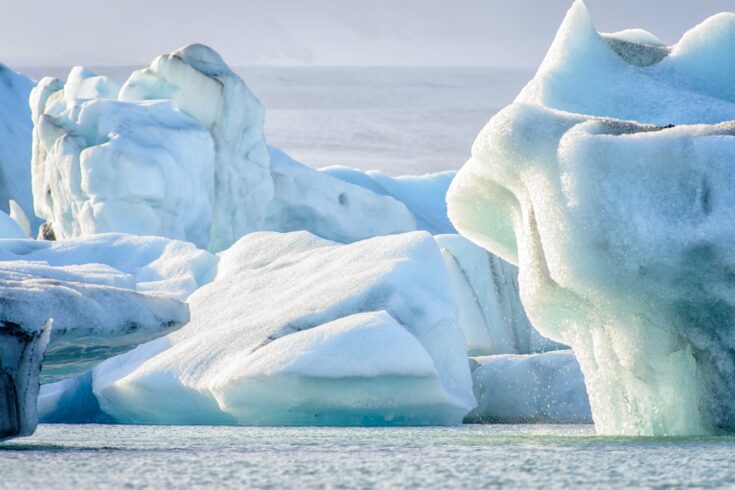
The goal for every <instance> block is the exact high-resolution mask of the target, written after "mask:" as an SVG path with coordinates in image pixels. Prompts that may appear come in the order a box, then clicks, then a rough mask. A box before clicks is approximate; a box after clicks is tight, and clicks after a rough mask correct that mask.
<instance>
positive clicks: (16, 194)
mask: <svg viewBox="0 0 735 490" xmlns="http://www.w3.org/2000/svg"><path fill="white" fill-rule="evenodd" d="M32 88H33V81H32V80H30V79H29V78H28V77H26V76H24V75H21V74H20V73H16V72H14V71H12V70H10V69H9V68H8V67H7V66H5V65H3V64H0V121H2V137H0V212H5V213H6V214H10V212H11V209H10V207H9V206H10V205H9V201H10V200H11V199H12V200H13V201H15V202H16V203H17V204H18V206H19V207H20V208H22V209H23V212H24V214H25V215H26V216H28V217H29V219H30V226H31V232H32V233H33V234H35V233H36V232H37V231H38V226H39V225H40V221H39V220H38V219H37V218H36V217H35V215H34V214H33V196H32V194H31V168H30V165H29V162H30V161H31V145H30V141H31V131H32V129H33V123H32V121H31V111H30V109H29V107H28V96H29V94H30V92H31V89H32Z"/></svg>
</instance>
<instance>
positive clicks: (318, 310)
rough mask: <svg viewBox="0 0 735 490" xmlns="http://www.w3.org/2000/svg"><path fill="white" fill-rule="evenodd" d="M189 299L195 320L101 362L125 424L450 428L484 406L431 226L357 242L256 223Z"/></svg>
mask: <svg viewBox="0 0 735 490" xmlns="http://www.w3.org/2000/svg"><path fill="white" fill-rule="evenodd" d="M188 302H189V306H190V310H191V315H192V317H191V322H190V323H189V324H188V325H187V326H186V327H184V328H183V329H182V330H180V331H178V332H177V333H174V334H172V335H169V336H168V337H166V338H163V339H159V340H156V341H154V342H151V343H148V344H146V345H143V346H141V347H139V348H138V349H135V350H133V351H131V352H129V353H128V354H125V355H123V356H118V357H116V358H114V359H110V360H108V361H105V362H104V363H102V364H101V365H99V366H98V367H97V368H95V370H94V374H93V380H92V388H93V392H94V395H95V396H96V398H97V400H98V402H99V405H100V407H101V409H102V411H103V412H104V413H106V414H108V415H109V416H111V417H112V418H113V419H114V420H115V421H117V422H121V423H146V424H242V425H304V424H309V425H406V424H411V425H429V424H442V425H446V424H458V423H460V422H461V421H462V418H463V417H464V416H465V415H466V414H467V413H468V412H469V411H470V410H471V409H472V408H473V407H474V406H475V404H476V402H475V399H474V396H473V394H472V382H471V377H470V372H469V367H468V363H467V356H466V350H465V345H464V338H463V335H462V331H461V330H460V328H459V326H458V324H457V318H456V310H455V299H454V293H453V290H452V288H451V285H450V282H449V277H448V274H447V271H446V269H445V267H444V264H443V259H442V256H441V254H440V252H439V249H438V247H437V245H436V243H435V242H434V240H433V238H432V237H431V236H430V235H428V234H426V233H424V232H413V233H407V234H401V235H393V236H386V237H376V238H371V239H368V240H363V241H360V242H356V243H352V244H349V245H342V244H338V243H335V242H331V241H327V240H324V239H321V238H318V237H316V236H314V235H312V234H309V233H307V232H293V233H287V234H279V233H272V232H258V233H252V234H249V235H246V236H245V237H244V238H242V239H240V240H239V241H238V242H237V243H236V244H235V245H233V247H231V248H230V249H228V250H227V251H225V252H222V253H221V254H220V256H219V264H218V266H217V273H216V276H215V277H214V279H213V281H212V282H210V283H209V284H207V285H205V286H203V287H201V288H200V289H198V290H197V291H196V292H195V293H194V294H192V295H191V296H190V298H189V300H188ZM153 394H155V395H153Z"/></svg>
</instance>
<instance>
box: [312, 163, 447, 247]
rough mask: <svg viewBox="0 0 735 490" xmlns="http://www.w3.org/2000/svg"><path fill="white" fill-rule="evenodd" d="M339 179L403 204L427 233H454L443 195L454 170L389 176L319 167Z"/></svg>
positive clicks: (420, 227) (337, 167) (338, 167)
mask: <svg viewBox="0 0 735 490" xmlns="http://www.w3.org/2000/svg"><path fill="white" fill-rule="evenodd" d="M319 171H320V172H324V173H326V174H329V175H331V176H334V177H337V178H338V179H340V180H343V181H345V182H349V183H350V184H354V185H358V186H360V187H364V188H366V189H369V190H371V191H373V192H374V193H376V194H379V195H385V196H391V197H393V198H394V199H396V200H398V201H400V202H401V203H403V204H404V205H405V206H406V207H407V208H408V210H409V211H411V213H412V214H413V215H414V216H415V217H416V222H417V225H418V229H420V230H426V231H428V232H429V233H433V234H440V233H456V230H455V229H454V226H452V223H451V222H450V221H449V218H448V217H447V204H446V199H445V196H446V194H447V189H449V184H450V183H451V182H452V179H453V178H454V175H455V173H456V172H454V171H446V172H438V173H434V174H426V175H405V176H401V177H391V176H390V175H386V174H384V173H383V172H380V171H377V170H370V171H367V172H362V171H360V170H356V169H352V168H349V167H341V166H333V167H324V168H321V169H319Z"/></svg>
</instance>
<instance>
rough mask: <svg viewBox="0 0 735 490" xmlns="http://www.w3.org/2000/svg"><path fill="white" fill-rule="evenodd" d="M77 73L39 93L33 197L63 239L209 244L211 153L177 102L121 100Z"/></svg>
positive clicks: (102, 83)
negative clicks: (117, 235) (107, 235)
mask: <svg viewBox="0 0 735 490" xmlns="http://www.w3.org/2000/svg"><path fill="white" fill-rule="evenodd" d="M117 89H118V87H117V85H116V84H115V82H112V81H111V80H109V79H107V78H106V77H100V76H95V75H94V74H93V73H91V72H89V71H86V70H83V69H81V68H79V67H78V68H75V69H73V70H72V71H71V72H70V74H69V77H68V79H67V80H66V83H62V82H60V81H59V80H56V79H51V78H44V79H43V80H41V82H40V83H39V84H38V86H37V87H36V88H35V89H33V92H32V94H31V105H32V108H33V120H34V123H35V128H34V138H33V163H32V168H33V195H34V203H35V209H36V213H37V214H38V215H39V216H41V217H43V218H44V219H46V220H47V221H48V222H49V223H51V224H52V227H53V233H54V235H55V237H56V238H57V239H63V238H69V237H76V236H83V235H90V234H94V233H104V232H123V233H134V234H138V235H161V236H167V237H170V238H176V239H184V240H187V241H191V242H194V243H196V244H198V245H199V246H206V245H207V244H208V243H209V234H210V226H209V224H210V217H211V215H212V206H213V199H214V196H213V191H214V171H213V164H214V146H213V144H212V139H211V137H210V135H209V133H208V132H207V131H206V130H205V129H204V128H202V127H200V126H199V125H198V124H196V123H195V122H194V120H192V119H191V118H190V117H188V116H186V115H185V114H182V113H181V112H180V111H178V110H177V109H176V107H175V106H174V105H173V104H171V103H170V102H165V101H151V102H141V103H132V102H123V101H119V100H115V97H116V91H117Z"/></svg>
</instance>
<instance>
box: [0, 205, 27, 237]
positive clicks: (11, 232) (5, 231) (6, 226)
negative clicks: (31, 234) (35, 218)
mask: <svg viewBox="0 0 735 490" xmlns="http://www.w3.org/2000/svg"><path fill="white" fill-rule="evenodd" d="M0 238H26V234H25V232H24V231H23V228H21V227H20V225H19V224H18V223H17V222H16V221H15V220H14V219H13V218H11V217H10V216H8V215H7V214H5V213H4V212H2V211H0Z"/></svg>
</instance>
